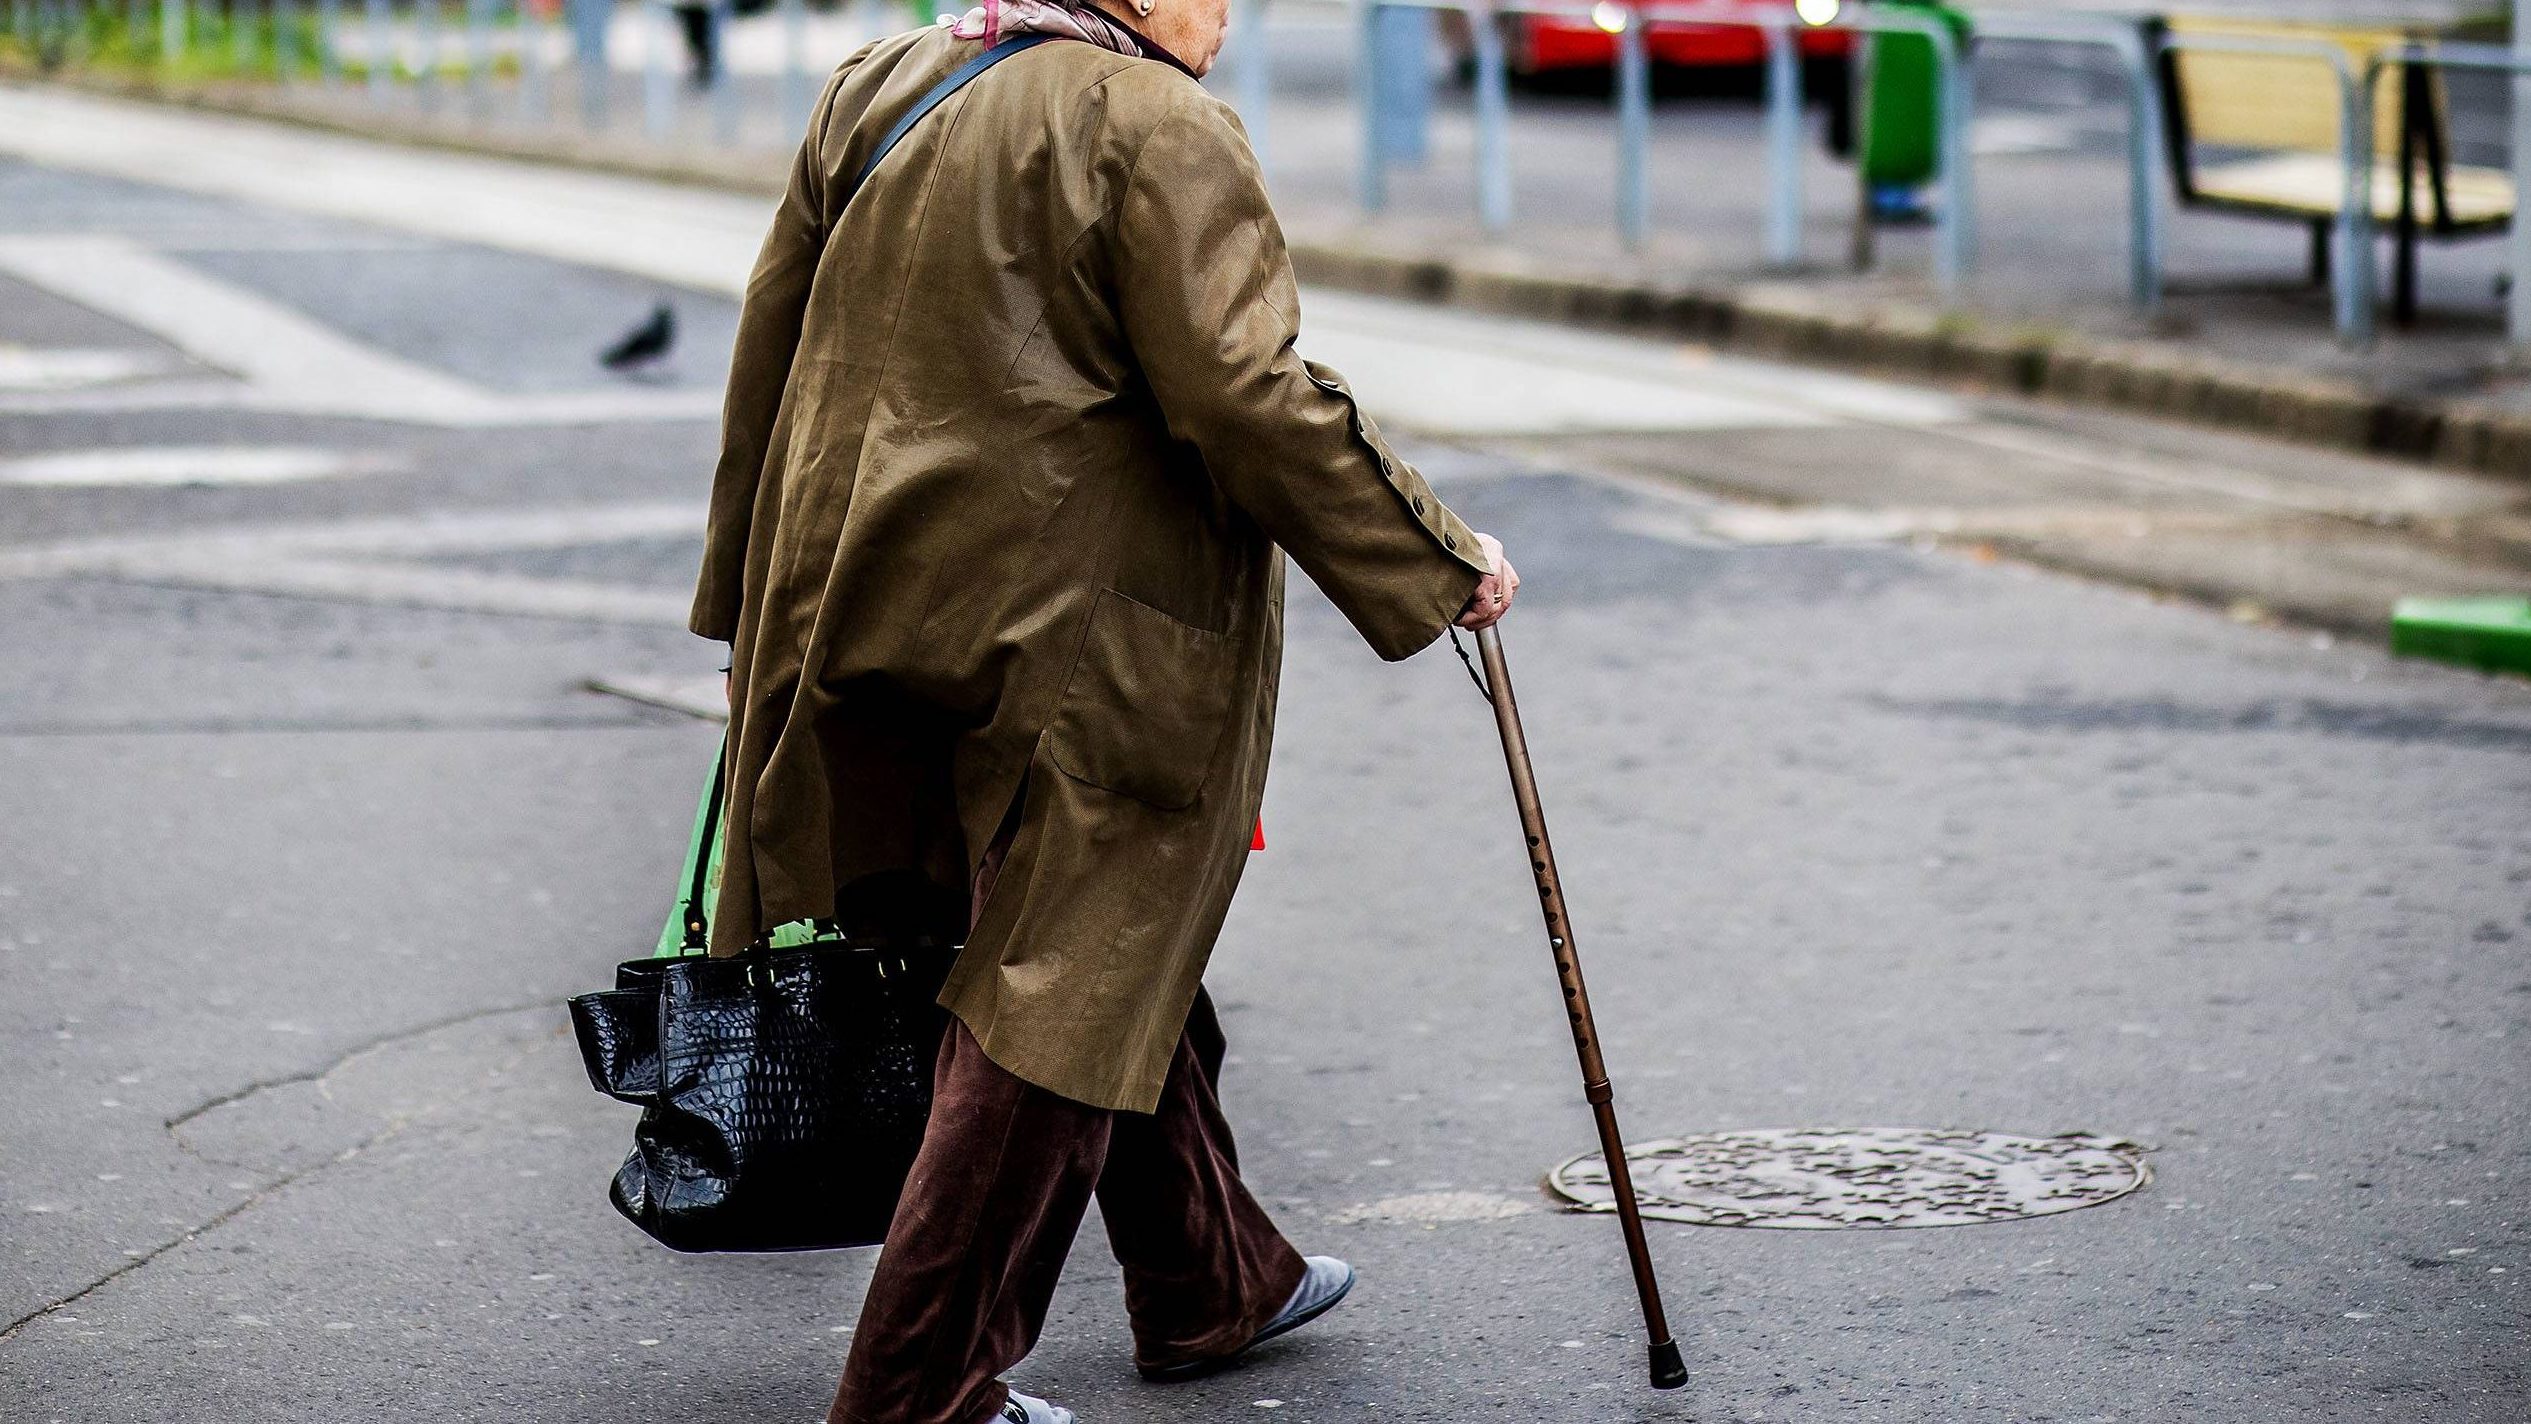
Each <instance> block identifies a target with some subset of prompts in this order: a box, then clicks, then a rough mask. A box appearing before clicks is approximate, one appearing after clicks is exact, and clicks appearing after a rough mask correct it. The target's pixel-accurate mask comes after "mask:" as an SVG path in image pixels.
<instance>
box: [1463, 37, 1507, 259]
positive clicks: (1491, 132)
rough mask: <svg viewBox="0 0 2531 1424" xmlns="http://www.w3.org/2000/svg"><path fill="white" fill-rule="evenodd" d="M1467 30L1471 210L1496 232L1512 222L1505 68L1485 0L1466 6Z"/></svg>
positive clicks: (1500, 42) (1491, 230)
mask: <svg viewBox="0 0 2531 1424" xmlns="http://www.w3.org/2000/svg"><path fill="white" fill-rule="evenodd" d="M1468 31H1469V38H1470V41H1471V43H1473V44H1474V45H1475V47H1476V215H1477V221H1479V222H1481V223H1483V224H1484V225H1485V230H1486V231H1487V232H1489V233H1492V234H1493V235H1495V236H1497V237H1500V236H1501V235H1503V234H1504V233H1505V232H1507V231H1509V230H1510V229H1511V225H1512V157H1511V70H1510V66H1509V65H1508V64H1506V63H1505V62H1504V58H1503V30H1502V25H1501V22H1500V21H1499V20H1498V19H1497V18H1496V16H1495V13H1494V7H1493V6H1492V5H1491V4H1484V3H1480V4H1479V5H1478V6H1477V7H1476V8H1475V9H1472V10H1470V11H1469V12H1468Z"/></svg>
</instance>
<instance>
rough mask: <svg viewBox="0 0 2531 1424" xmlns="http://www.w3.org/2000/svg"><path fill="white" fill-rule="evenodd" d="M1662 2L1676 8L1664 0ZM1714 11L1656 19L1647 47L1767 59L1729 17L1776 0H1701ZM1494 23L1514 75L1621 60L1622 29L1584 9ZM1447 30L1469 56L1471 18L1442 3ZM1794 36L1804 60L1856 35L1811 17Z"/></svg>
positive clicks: (1682, 55)
mask: <svg viewBox="0 0 2531 1424" xmlns="http://www.w3.org/2000/svg"><path fill="white" fill-rule="evenodd" d="M1609 3H1610V6H1611V7H1612V8H1613V7H1620V6H1622V7H1623V8H1625V9H1633V8H1635V7H1634V6H1632V5H1629V4H1626V3H1625V0H1609ZM1663 8H1664V9H1674V8H1677V7H1676V6H1674V5H1669V4H1665V5H1664V6H1663ZM1697 8H1698V9H1699V10H1703V11H1708V12H1711V13H1712V14H1713V16H1714V17H1715V19H1717V20H1719V21H1724V22H1726V23H1722V24H1717V25H1710V26H1709V25H1686V24H1668V23H1662V22H1659V21H1655V22H1654V23H1653V24H1652V26H1651V27H1650V28H1649V29H1647V30H1646V31H1645V32H1644V38H1645V40H1646V41H1647V48H1648V49H1649V50H1650V52H1651V55H1652V62H1653V63H1655V64H1668V65H1677V66H1680V67H1682V68H1697V69H1745V68H1754V67H1755V66H1757V65H1761V64H1764V63H1765V62H1766V35H1765V34H1764V32H1762V31H1760V30H1758V29H1756V28H1754V27H1752V26H1749V25H1745V24H1742V25H1735V24H1730V23H1728V21H1729V20H1731V19H1732V18H1733V17H1734V16H1735V15H1745V14H1754V13H1758V12H1761V11H1764V10H1774V9H1777V8H1778V7H1777V6H1774V5H1763V6H1762V5H1758V4H1754V3H1751V0H1705V3H1703V4H1700V5H1698V6H1697ZM1496 23H1497V24H1498V25H1500V26H1501V27H1502V31H1503V57H1504V61H1505V63H1506V65H1507V67H1509V69H1510V70H1511V72H1512V73H1513V74H1515V75H1518V76H1520V77H1522V78H1534V77H1536V76H1538V75H1542V74H1549V73H1553V72H1556V71H1559V70H1590V69H1610V68H1614V67H1615V66H1616V63H1617V36H1616V35H1615V34H1614V33H1612V32H1611V31H1609V30H1606V29H1603V28H1602V27H1601V26H1599V25H1598V24H1596V23H1594V22H1593V20H1592V19H1591V18H1590V17H1589V16H1586V15H1578V14H1577V15H1504V16H1501V17H1500V18H1499V19H1498V20H1497V21H1496ZM1442 24H1443V33H1444V34H1445V35H1446V36H1447V39H1448V42H1449V43H1450V45H1451V46H1452V48H1453V49H1454V50H1456V52H1457V53H1458V55H1459V57H1460V58H1461V59H1462V60H1463V61H1466V60H1470V59H1473V57H1474V52H1475V51H1474V46H1473V45H1472V44H1471V43H1470V41H1469V38H1468V28H1467V20H1466V18H1465V17H1464V16H1463V15H1462V14H1460V13H1459V12H1457V11H1445V12H1444V13H1443V16H1442ZM1793 39H1794V43H1795V44H1796V45H1798V46H1799V47H1800V50H1801V55H1802V58H1803V59H1804V60H1808V61H1818V60H1842V59H1844V58H1845V57H1846V56H1847V55H1849V54H1850V53H1852V52H1853V48H1854V35H1853V32H1852V31H1849V30H1837V29H1814V28H1812V27H1810V26H1808V25H1803V26H1799V27H1797V28H1796V30H1795V31H1794V35H1793Z"/></svg>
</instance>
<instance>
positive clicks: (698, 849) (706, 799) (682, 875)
mask: <svg viewBox="0 0 2531 1424" xmlns="http://www.w3.org/2000/svg"><path fill="white" fill-rule="evenodd" d="M728 774H729V747H728V744H727V743H723V744H722V746H721V748H720V749H719V750H717V751H715V752H713V753H712V777H711V780H710V781H708V782H706V783H705V784H704V787H703V800H702V802H701V804H699V805H697V806H696V807H695V808H694V833H693V834H692V835H690V836H688V837H687V838H686V845H685V865H684V867H683V868H682V869H680V870H679V871H678V872H677V886H678V890H677V903H676V905H675V907H674V908H672V909H671V910H669V912H668V923H666V924H664V925H662V926H660V927H659V948H658V949H657V950H656V951H655V952H654V953H653V954H652V955H651V958H653V959H677V958H682V957H683V956H686V955H690V954H701V953H703V952H704V951H706V950H707V949H709V948H710V947H711V930H712V909H713V907H714V906H715V905H717V904H718V903H719V902H720V898H721V806H722V803H723V801H724V800H725V799H726V794H727V791H728V787H727V786H726V785H725V784H724V783H723V781H722V778H723V777H726V776H727V775H728ZM840 939H841V936H840V934H839V933H838V932H837V931H835V930H834V929H833V928H832V927H828V926H820V925H819V924H818V923H817V922H816V921H815V920H792V921H790V922H788V923H786V924H779V925H775V926H774V927H773V932H772V933H771V934H770V935H767V936H766V942H767V943H768V944H770V945H772V946H773V947H774V948H775V949H796V948H798V947H799V946H801V945H804V944H817V943H821V942H824V941H827V940H837V941H840Z"/></svg>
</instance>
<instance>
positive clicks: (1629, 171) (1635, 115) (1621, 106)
mask: <svg viewBox="0 0 2531 1424" xmlns="http://www.w3.org/2000/svg"><path fill="white" fill-rule="evenodd" d="M1643 29H1644V21H1643V16H1642V14H1641V13H1640V12H1637V11H1634V10H1628V11H1627V12H1626V27H1625V28H1624V29H1622V30H1619V31H1618V32H1617V233H1618V236H1619V238H1620V239H1621V240H1622V241H1623V242H1624V243H1625V244H1626V247H1627V248H1628V250H1630V251H1631V250H1633V249H1635V248H1639V247H1641V246H1643V236H1644V229H1645V228H1646V227H1647V226H1648V225H1649V208H1650V199H1649V189H1650V186H1651V180H1650V176H1649V174H1648V172H1647V169H1648V168H1649V166H1650V156H1649V154H1648V153H1647V150H1648V149H1649V148H1650V147H1651V143H1652V58H1651V54H1650V52H1649V46H1647V45H1646V44H1645V42H1644V34H1643Z"/></svg>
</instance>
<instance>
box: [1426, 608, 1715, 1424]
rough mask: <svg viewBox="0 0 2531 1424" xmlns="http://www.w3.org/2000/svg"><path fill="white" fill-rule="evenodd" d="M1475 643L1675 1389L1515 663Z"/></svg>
mask: <svg viewBox="0 0 2531 1424" xmlns="http://www.w3.org/2000/svg"><path fill="white" fill-rule="evenodd" d="M1476 646H1477V651H1478V652H1479V653H1481V654H1483V655H1484V658H1485V693H1486V696H1487V697H1488V698H1489V699H1491V700H1492V702H1493V703H1494V725H1495V727H1496V729H1497V730H1499V731H1500V732H1501V733H1502V734H1503V761H1504V763H1505V764H1506V765H1508V766H1509V767H1510V768H1511V774H1512V800H1514V801H1515V802H1517V803H1519V805H1520V828H1521V831H1522V832H1523V833H1524V834H1525V835H1526V836H1527V837H1528V840H1529V873H1530V874H1531V875H1532V876H1533V877H1535V878H1536V880H1537V882H1538V907H1539V909H1540V910H1541V911H1542V912H1544V913H1545V915H1546V917H1547V948H1548V949H1549V950H1550V951H1552V952H1553V953H1554V955H1555V962H1556V979H1557V980H1558V981H1559V982H1560V983H1561V984H1563V986H1564V1010H1565V1017H1566V1018H1567V1019H1568V1020H1569V1021H1570V1022H1571V1023H1572V1025H1573V1052H1574V1055H1575V1056H1576V1057H1578V1058H1579V1059H1581V1061H1582V1097H1583V1099H1584V1100H1585V1101H1587V1102H1588V1103H1590V1105H1591V1115H1592V1116H1593V1117H1594V1118H1596V1119H1598V1122H1599V1151H1600V1156H1601V1157H1602V1158H1603V1159H1604V1160H1606V1162H1607V1163H1608V1184H1609V1187H1610V1188H1611V1190H1613V1191H1614V1192H1615V1193H1616V1194H1617V1221H1618V1224H1619V1225H1620V1226H1621V1227H1623V1228H1624V1230H1625V1233H1626V1255H1627V1257H1628V1259H1629V1260H1630V1261H1632V1263H1633V1265H1634V1268H1635V1295H1636V1297H1637V1298H1638V1299H1639V1300H1641V1302H1642V1304H1643V1328H1644V1332H1645V1333H1646V1334H1647V1335H1648V1336H1650V1337H1651V1341H1652V1387H1653V1388H1654V1389H1676V1388H1678V1387H1679V1386H1680V1385H1683V1384H1685V1383H1687V1365H1686V1364H1685V1363H1684V1362H1683V1361H1681V1360H1680V1359H1679V1347H1678V1342H1677V1341H1675V1340H1672V1339H1671V1338H1670V1322H1669V1319H1668V1318H1667V1317H1666V1316H1665V1315H1664V1314H1663V1313H1662V1310H1661V1286H1660V1283H1659V1282H1657V1281H1655V1280H1654V1279H1653V1278H1652V1250H1651V1248H1650V1247H1649V1246H1647V1245H1646V1244H1645V1242H1644V1239H1643V1213H1642V1212H1641V1211H1640V1210H1639V1209H1638V1208H1637V1207H1636V1205H1635V1184H1634V1181H1633V1179H1632V1178H1631V1177H1630V1176H1629V1175H1628V1173H1627V1171H1626V1144H1625V1140H1624V1139H1623V1138H1621V1137H1619V1136H1618V1135H1617V1107H1616V1103H1615V1101H1614V1094H1613V1093H1612V1092H1611V1091H1610V1089H1609V1086H1608V1065H1607V1064H1606V1063H1604V1062H1602V1061H1601V1060H1600V1053H1599V1028H1598V1025H1596V1024H1595V1023H1593V1022H1592V1019H1591V996H1590V994H1589V992H1588V991H1587V990H1585V989H1584V988H1583V987H1582V961H1581V960H1580V959H1579V958H1578V957H1577V956H1576V955H1575V953H1574V949H1573V922H1572V920H1571V919H1570V918H1569V917H1567V916H1566V914H1565V912H1564V890H1563V888H1562V887H1561V886H1560V885H1559V884H1558V883H1557V879H1556V853H1555V847H1553V846H1551V845H1549V844H1548V843H1547V813H1546V811H1545V810H1544V809H1543V808H1541V807H1540V806H1539V804H1538V779H1537V777H1536V776H1535V775H1534V774H1533V773H1532V772H1531V770H1530V766H1529V741H1528V739H1527V738H1525V737H1523V736H1522V735H1521V731H1520V708H1519V706H1518V704H1516V703H1514V702H1513V701H1512V673H1511V666H1510V664H1508V663H1507V662H1505V661H1504V659H1503V638H1502V634H1501V633H1499V632H1497V631H1496V630H1495V629H1492V628H1487V629H1485V630H1484V631H1482V632H1480V633H1478V634H1477V635H1476ZM1461 656H1462V657H1464V656H1466V655H1465V654H1464V653H1462V654H1461Z"/></svg>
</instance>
